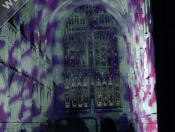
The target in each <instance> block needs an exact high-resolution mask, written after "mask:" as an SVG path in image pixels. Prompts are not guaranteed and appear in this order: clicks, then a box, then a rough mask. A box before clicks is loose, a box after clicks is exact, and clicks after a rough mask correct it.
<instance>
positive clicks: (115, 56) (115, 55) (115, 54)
mask: <svg viewBox="0 0 175 132" xmlns="http://www.w3.org/2000/svg"><path fill="white" fill-rule="evenodd" d="M117 60H118V59H117V53H116V52H115V53H114V65H115V66H116V65H117Z"/></svg>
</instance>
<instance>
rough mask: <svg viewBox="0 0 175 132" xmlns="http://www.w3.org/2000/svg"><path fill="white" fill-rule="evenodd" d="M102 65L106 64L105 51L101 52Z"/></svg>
mask: <svg viewBox="0 0 175 132" xmlns="http://www.w3.org/2000/svg"><path fill="white" fill-rule="evenodd" d="M101 61H102V66H105V65H106V58H105V53H102V60H101Z"/></svg>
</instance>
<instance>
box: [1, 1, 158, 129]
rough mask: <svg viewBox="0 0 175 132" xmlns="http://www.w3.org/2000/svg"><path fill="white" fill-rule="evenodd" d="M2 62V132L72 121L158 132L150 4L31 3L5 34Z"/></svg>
mask: <svg viewBox="0 0 175 132" xmlns="http://www.w3.org/2000/svg"><path fill="white" fill-rule="evenodd" d="M81 8H82V9H81ZM86 8H87V9H88V10H87V9H86ZM83 9H84V11H83ZM94 9H95V11H96V12H94V13H93V11H94ZM97 10H98V11H97ZM80 11H81V12H80ZM95 14H96V16H95ZM72 15H73V17H72ZM105 15H106V17H104V16H105ZM75 16H76V19H75ZM99 16H102V17H99ZM70 19H72V20H70ZM75 21H76V22H75ZM73 24H77V26H76V29H73V28H72V27H73V26H72V25H73ZM78 24H79V25H81V24H82V25H81V26H78ZM76 30H77V31H76ZM71 32H73V35H70V34H71ZM97 45H99V46H97ZM115 46H116V47H115ZM78 47H79V48H78ZM0 61H1V63H0V96H1V100H0V111H1V118H0V122H1V123H0V131H4V132H5V131H10V132H12V131H15V132H17V131H19V130H22V129H26V131H29V132H30V131H34V132H35V131H36V132H39V131H40V130H46V128H47V126H48V125H47V123H46V121H47V120H49V121H53V120H54V118H56V119H61V118H67V117H81V118H83V117H84V118H85V117H86V118H87V117H93V118H95V119H96V120H97V122H98V124H97V125H98V130H100V118H104V117H111V118H112V119H113V120H114V121H115V123H116V126H117V127H118V129H119V130H120V131H121V132H124V131H125V130H126V126H127V125H128V124H129V123H130V122H132V123H134V127H135V129H136V131H137V132H154V131H157V116H156V115H157V104H156V96H155V91H154V87H155V71H154V70H155V69H154V45H153V41H152V14H151V7H150V1H149V0H143V1H141V0H138V1H135V0H131V1H127V0H110V1H108V0H106V1H105V0H86V1H85V0H66V1H65V0H60V1H57V0H45V1H42V0H37V1H33V0H29V1H28V3H27V4H26V5H25V6H24V7H23V8H21V9H20V11H19V12H17V13H16V14H15V16H14V17H13V18H11V19H10V20H9V22H7V23H6V24H5V25H4V26H3V28H1V31H0ZM110 62H111V63H110ZM83 68H84V69H83ZM82 69H83V70H82ZM80 73H81V74H80ZM111 87H112V88H111ZM105 88H106V89H107V91H105ZM75 89H76V92H75ZM100 89H101V91H100ZM110 89H112V90H111V91H113V92H110ZM74 93H75V95H74ZM110 93H112V94H110ZM111 95H112V96H113V97H111ZM74 96H76V97H74ZM110 98H112V99H110ZM76 108H78V109H76ZM87 124H89V125H91V126H92V124H91V123H90V122H87ZM51 131H54V130H51ZM91 131H93V130H91Z"/></svg>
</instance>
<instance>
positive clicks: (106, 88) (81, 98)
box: [63, 5, 121, 108]
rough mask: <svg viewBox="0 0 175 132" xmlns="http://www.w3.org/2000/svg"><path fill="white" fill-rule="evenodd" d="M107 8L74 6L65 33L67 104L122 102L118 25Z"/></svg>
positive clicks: (99, 104)
mask: <svg viewBox="0 0 175 132" xmlns="http://www.w3.org/2000/svg"><path fill="white" fill-rule="evenodd" d="M114 25H115V24H114V20H113V18H112V16H111V15H110V14H109V13H107V12H106V11H105V10H104V9H102V8H99V7H96V6H91V5H86V6H80V7H78V8H76V9H75V10H74V12H73V13H72V15H71V16H70V17H69V19H68V21H67V23H66V29H65V30H66V31H65V32H64V35H63V47H64V84H65V85H64V86H65V108H89V107H91V106H92V105H94V106H95V107H96V108H103V107H105V108H111V107H118V106H121V101H120V90H119V72H118V52H117V41H116V39H115V38H114V35H115V34H116V29H117V28H116V27H115V26H114Z"/></svg>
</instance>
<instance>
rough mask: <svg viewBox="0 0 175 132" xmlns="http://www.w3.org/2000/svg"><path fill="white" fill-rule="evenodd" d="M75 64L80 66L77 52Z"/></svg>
mask: <svg viewBox="0 0 175 132" xmlns="http://www.w3.org/2000/svg"><path fill="white" fill-rule="evenodd" d="M76 66H77V67H80V53H77V56H76Z"/></svg>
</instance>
